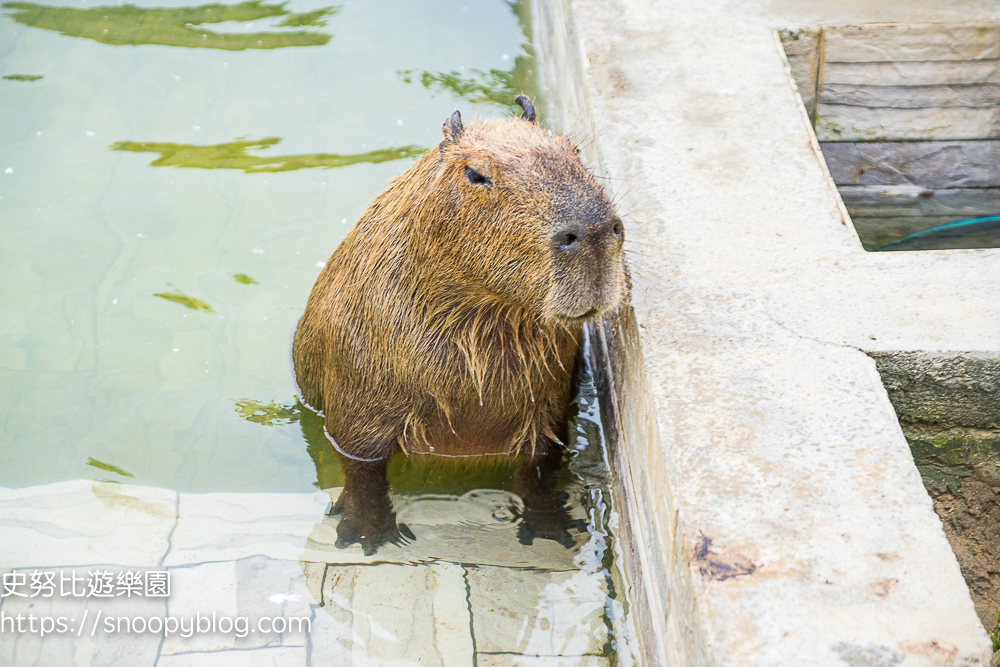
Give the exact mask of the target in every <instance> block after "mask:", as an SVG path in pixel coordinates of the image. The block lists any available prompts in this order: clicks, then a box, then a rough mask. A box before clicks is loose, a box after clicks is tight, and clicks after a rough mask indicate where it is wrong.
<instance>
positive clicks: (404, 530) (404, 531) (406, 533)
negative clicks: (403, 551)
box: [399, 523, 417, 542]
mask: <svg viewBox="0 0 1000 667" xmlns="http://www.w3.org/2000/svg"><path fill="white" fill-rule="evenodd" d="M399 533H400V535H402V536H403V537H405V538H406V539H408V540H410V541H411V542H412V541H413V540H415V539H417V536H416V535H414V534H413V531H412V530H410V527H409V526H407V525H406V524H405V523H401V524H399Z"/></svg>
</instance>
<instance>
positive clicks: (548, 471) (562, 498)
mask: <svg viewBox="0 0 1000 667" xmlns="http://www.w3.org/2000/svg"><path fill="white" fill-rule="evenodd" d="M561 463H562V447H561V446H560V445H559V444H558V443H549V446H547V447H544V448H539V450H538V451H536V453H535V454H534V456H532V457H531V458H530V459H528V460H527V461H525V462H523V463H522V464H521V466H520V468H518V471H517V480H516V484H515V490H516V492H517V494H518V495H519V496H521V501H522V502H523V503H524V507H523V508H522V509H521V510H515V512H514V515H515V516H516V517H517V518H518V519H519V521H520V525H519V526H518V528H517V539H518V541H519V542H520V543H521V544H531V543H532V542H533V541H534V538H536V537H537V538H539V539H543V540H553V541H555V542H558V543H559V544H561V545H563V546H564V547H566V548H570V547H572V546H574V545H575V544H576V541H575V540H574V539H573V536H572V535H570V532H569V529H570V528H574V527H576V528H578V527H579V525H578V524H579V523H580V522H578V521H572V520H571V519H570V517H569V510H568V508H567V507H566V500H567V499H568V497H569V496H568V495H567V494H566V492H565V491H561V490H559V489H557V488H556V482H557V481H558V479H559V466H560V464H561Z"/></svg>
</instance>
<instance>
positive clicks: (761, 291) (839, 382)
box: [535, 0, 1000, 667]
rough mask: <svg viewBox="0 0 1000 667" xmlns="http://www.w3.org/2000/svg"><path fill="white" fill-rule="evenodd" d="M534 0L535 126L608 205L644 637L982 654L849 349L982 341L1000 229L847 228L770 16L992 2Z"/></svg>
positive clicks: (801, 655) (988, 346)
mask: <svg viewBox="0 0 1000 667" xmlns="http://www.w3.org/2000/svg"><path fill="white" fill-rule="evenodd" d="M873 4H874V3H869V2H846V3H845V2H840V3H833V2H822V3H820V2H798V1H796V2H791V1H787V0H781V1H777V2H770V3H766V2H745V1H740V0H703V1H702V2H697V3H682V2H678V1H677V0H665V1H663V0H661V1H657V2H654V1H652V0H617V1H612V2H604V1H602V2H598V1H597V0H572V2H570V1H569V0H546V1H540V2H539V3H538V5H537V6H536V17H535V29H536V31H537V32H538V38H537V43H538V45H539V49H540V53H541V61H542V62H543V64H544V65H545V69H544V76H545V83H546V86H547V87H548V88H549V91H550V93H551V97H552V98H553V104H552V107H553V116H552V118H550V123H551V125H552V126H553V127H555V128H557V129H561V130H566V131H568V132H569V133H570V134H572V135H573V136H574V137H576V138H577V140H578V141H579V142H580V144H581V146H582V147H583V149H584V153H585V154H586V155H587V156H588V158H589V160H590V162H591V164H592V165H593V166H594V167H595V169H596V170H598V171H599V172H601V173H602V174H603V175H604V176H606V177H607V178H608V179H609V180H608V184H609V189H610V190H611V191H612V192H614V193H615V196H616V201H618V205H619V207H620V209H621V211H622V213H623V214H624V215H625V220H626V223H627V235H628V239H629V240H628V250H629V259H630V263H631V267H632V274H633V280H634V284H635V286H634V291H633V303H632V306H633V308H632V309H629V310H627V311H625V312H623V313H621V314H620V315H619V316H618V317H617V318H614V319H608V320H606V321H605V322H604V325H603V327H602V328H601V329H600V330H598V331H597V333H596V335H595V339H596V340H597V341H598V342H600V341H606V342H607V343H608V348H607V350H606V354H605V355H604V356H603V359H602V364H603V365H604V369H605V371H610V374H609V373H608V372H606V373H605V377H604V380H605V382H606V384H607V386H608V389H609V391H610V392H611V394H612V396H613V398H614V402H615V404H614V406H613V408H614V410H613V412H614V415H613V416H614V423H615V424H616V426H617V436H618V455H617V457H616V458H617V461H618V464H619V468H620V471H621V472H622V473H623V476H624V478H625V481H626V483H625V485H624V487H623V488H622V489H621V493H622V494H623V496H624V501H625V504H626V506H627V508H628V512H627V516H626V517H624V519H625V521H626V522H627V523H628V524H629V525H630V527H631V528H632V540H631V543H630V544H629V545H628V546H629V551H628V553H629V554H630V563H629V564H630V566H631V571H632V573H633V580H634V582H635V588H636V599H637V600H638V606H639V607H640V609H639V610H638V615H639V617H640V618H641V621H642V626H643V627H642V632H641V634H642V635H643V638H644V640H645V646H644V648H645V652H646V658H647V662H648V663H649V664H650V665H652V664H669V665H710V664H714V665H845V664H847V665H853V666H857V667H860V666H862V665H904V666H906V667H909V666H916V665H986V664H989V662H990V644H989V641H988V639H987V637H986V633H985V631H984V629H983V627H982V625H981V624H980V622H979V620H978V618H977V617H976V614H975V611H974V609H973V605H972V602H971V600H970V598H969V593H968V590H967V588H966V586H965V583H964V581H963V579H962V576H961V573H960V571H959V568H958V565H957V563H956V560H955V557H954V555H953V554H952V552H951V550H950V548H949V545H948V543H947V541H946V539H945V536H944V533H943V531H942V527H941V523H940V521H939V519H938V517H937V516H936V515H935V514H934V511H933V508H932V504H931V501H930V499H929V497H928V495H927V493H926V492H925V490H924V488H923V486H922V484H921V480H920V477H919V474H918V472H917V470H916V468H915V466H914V464H913V460H912V457H911V454H910V451H909V449H908V447H907V444H906V441H905V440H904V438H903V434H902V431H901V429H900V426H899V423H898V421H897V418H896V415H895V413H894V411H893V408H892V405H891V404H890V402H889V399H888V396H887V393H886V390H885V388H884V387H883V384H882V381H881V379H880V376H879V374H878V372H877V370H876V366H875V362H874V360H873V359H872V358H871V357H870V356H869V355H868V353H874V352H902V353H907V352H915V351H921V350H922V351H935V352H960V351H981V352H984V353H987V352H990V351H997V350H1000V331H998V327H997V323H998V322H1000V250H975V251H971V250H950V251H934V252H921V253H883V254H879V253H866V252H865V251H864V250H863V249H862V247H861V244H860V243H859V241H858V238H857V235H856V234H855V232H854V228H853V226H852V224H851V222H850V220H849V218H848V217H847V212H846V210H845V209H844V207H843V204H842V202H841V201H840V199H839V197H838V194H837V191H836V188H835V187H834V185H833V183H832V181H831V180H830V178H829V175H828V173H827V170H826V166H825V164H824V162H823V160H822V158H821V156H820V155H819V153H818V146H817V144H816V140H815V136H813V134H812V133H811V130H810V126H809V124H808V120H807V116H806V113H805V110H804V108H803V107H802V106H801V104H800V101H799V99H798V97H797V96H796V95H795V93H794V90H793V85H792V83H791V80H790V77H789V75H788V71H787V62H786V61H785V59H784V57H783V53H782V52H781V50H780V49H779V47H778V44H777V41H776V37H775V35H774V33H773V31H774V30H776V29H783V28H808V27H815V26H817V25H819V24H823V23H832V24H848V23H851V24H858V23H865V22H875V21H906V22H916V21H956V20H961V21H972V20H978V21H997V20H998V19H1000V5H998V4H997V3H995V2H962V1H958V2H949V3H938V2H880V3H877V6H872V5H873Z"/></svg>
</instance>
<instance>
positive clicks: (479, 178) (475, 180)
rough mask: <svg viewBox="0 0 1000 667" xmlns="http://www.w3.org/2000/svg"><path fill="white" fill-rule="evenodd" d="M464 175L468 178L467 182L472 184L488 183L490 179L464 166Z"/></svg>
mask: <svg viewBox="0 0 1000 667" xmlns="http://www.w3.org/2000/svg"><path fill="white" fill-rule="evenodd" d="M465 177H466V178H467V179H469V182H470V183H472V184H473V185H489V184H490V179H488V178H486V177H485V176H483V175H482V174H480V173H479V172H478V171H475V170H473V169H472V167H466V168H465Z"/></svg>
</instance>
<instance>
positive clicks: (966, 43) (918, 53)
mask: <svg viewBox="0 0 1000 667" xmlns="http://www.w3.org/2000/svg"><path fill="white" fill-rule="evenodd" d="M825 39H826V41H825V44H824V47H823V48H824V52H825V61H826V62H831V63H835V62H841V63H843V62H847V63H856V62H896V61H901V60H902V61H913V60H986V59H990V58H998V57H1000V26H998V25H997V24H993V23H881V24H878V23H874V24H869V25H861V26H843V27H833V28H827V29H826V38H825Z"/></svg>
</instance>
